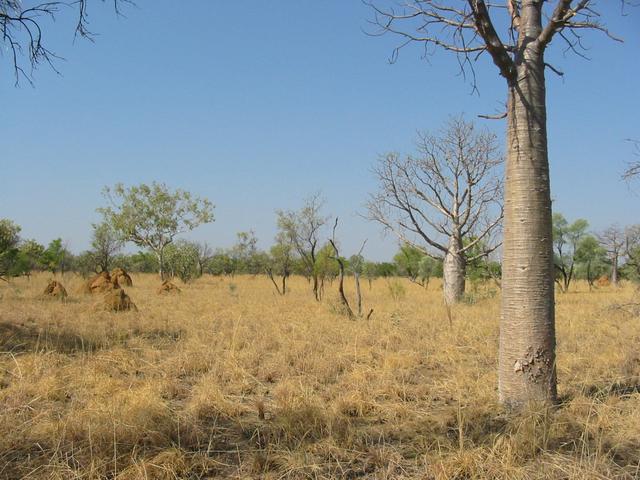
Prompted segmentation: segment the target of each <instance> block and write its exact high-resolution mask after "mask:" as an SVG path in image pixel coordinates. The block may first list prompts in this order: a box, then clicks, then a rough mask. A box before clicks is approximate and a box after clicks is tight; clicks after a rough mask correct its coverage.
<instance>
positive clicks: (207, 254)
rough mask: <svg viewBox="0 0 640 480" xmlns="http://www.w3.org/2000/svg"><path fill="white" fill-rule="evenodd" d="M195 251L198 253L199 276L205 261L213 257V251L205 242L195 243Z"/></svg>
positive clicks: (202, 271)
mask: <svg viewBox="0 0 640 480" xmlns="http://www.w3.org/2000/svg"><path fill="white" fill-rule="evenodd" d="M195 251H196V253H197V255H198V259H197V261H198V272H199V274H200V276H202V274H203V273H204V267H205V265H206V264H207V262H208V261H209V260H211V259H212V258H213V255H214V252H213V249H212V248H211V247H210V246H209V244H208V243H207V242H202V243H196V244H195Z"/></svg>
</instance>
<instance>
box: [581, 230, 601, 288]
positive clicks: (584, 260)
mask: <svg viewBox="0 0 640 480" xmlns="http://www.w3.org/2000/svg"><path fill="white" fill-rule="evenodd" d="M575 259H576V263H577V265H578V270H577V277H578V278H584V279H585V280H587V282H588V283H589V289H592V288H593V284H594V282H595V280H596V279H597V278H598V277H600V276H602V275H605V274H606V273H607V272H608V271H609V270H610V265H609V262H608V260H607V251H606V250H605V249H604V248H603V247H602V245H601V244H600V242H599V241H598V239H597V238H596V237H594V236H593V235H585V236H584V237H582V238H581V239H580V242H579V243H578V247H577V248H576V255H575Z"/></svg>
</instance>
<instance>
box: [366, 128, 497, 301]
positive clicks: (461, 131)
mask: <svg viewBox="0 0 640 480" xmlns="http://www.w3.org/2000/svg"><path fill="white" fill-rule="evenodd" d="M501 162H502V158H501V156H500V154H499V152H498V148H497V146H496V138H495V135H493V134H491V133H489V132H487V131H483V132H477V131H476V129H475V127H474V124H473V123H471V122H467V121H465V120H464V119H462V118H461V117H458V118H452V119H451V120H450V121H449V122H448V123H447V125H446V127H445V128H444V129H443V131H442V132H441V134H440V135H439V136H433V135H421V138H420V142H419V156H417V157H411V156H409V157H407V158H405V159H402V158H400V157H399V156H398V155H397V154H393V153H392V154H388V155H386V156H384V157H382V158H381V159H380V161H379V163H378V165H377V167H376V168H375V170H374V171H375V174H376V176H377V178H378V182H379V191H378V193H376V194H374V195H372V196H371V199H370V201H369V203H368V209H369V217H370V218H371V219H372V220H375V221H377V222H379V223H381V224H382V225H383V226H384V227H385V228H387V229H389V230H391V231H393V232H394V233H395V234H396V235H397V236H398V237H399V238H400V240H401V241H402V242H404V243H406V244H409V245H412V246H414V247H416V248H419V249H420V250H422V251H423V252H424V253H425V254H427V255H429V256H431V257H433V258H441V259H443V262H444V263H443V279H444V288H443V291H444V300H445V302H446V303H447V304H448V305H451V304H455V303H457V302H459V301H460V299H461V298H462V295H463V294H464V289H465V272H466V266H467V263H468V262H469V261H472V260H475V259H476V258H478V257H479V256H486V255H488V254H489V253H491V252H492V251H493V250H495V249H496V248H497V246H498V244H497V243H495V244H494V245H492V246H491V247H489V248H486V249H485V250H484V251H481V252H478V253H477V254H476V255H475V256H470V255H469V253H470V252H472V251H473V249H474V247H476V246H477V245H479V244H487V243H486V241H487V239H488V238H489V237H490V236H491V234H492V233H493V232H494V231H495V229H496V228H498V227H499V225H500V222H501V220H502V203H501V199H502V186H501V183H500V181H499V180H498V178H497V176H496V174H495V173H496V167H497V166H498V165H500V163H501Z"/></svg>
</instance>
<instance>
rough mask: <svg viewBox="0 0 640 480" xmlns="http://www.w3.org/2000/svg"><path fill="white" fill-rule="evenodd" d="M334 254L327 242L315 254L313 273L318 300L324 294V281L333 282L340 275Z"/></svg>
mask: <svg viewBox="0 0 640 480" xmlns="http://www.w3.org/2000/svg"><path fill="white" fill-rule="evenodd" d="M334 254H335V252H334V250H333V247H332V246H331V244H329V243H327V244H325V245H323V246H322V248H320V249H319V250H318V253H317V254H316V260H315V264H314V269H313V275H314V278H317V279H318V299H319V300H320V299H322V297H323V295H324V286H325V281H329V282H333V280H335V279H336V278H337V277H338V275H340V264H339V263H338V262H337V260H336V259H335V258H334ZM342 260H344V259H342Z"/></svg>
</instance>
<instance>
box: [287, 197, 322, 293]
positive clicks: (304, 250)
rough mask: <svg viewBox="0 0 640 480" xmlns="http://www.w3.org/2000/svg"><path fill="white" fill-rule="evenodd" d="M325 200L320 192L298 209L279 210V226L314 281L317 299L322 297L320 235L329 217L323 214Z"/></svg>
mask: <svg viewBox="0 0 640 480" xmlns="http://www.w3.org/2000/svg"><path fill="white" fill-rule="evenodd" d="M323 203H324V202H323V200H322V198H321V197H320V194H315V195H312V196H311V197H309V198H307V199H306V200H305V202H304V204H303V206H302V208H301V209H300V210H298V211H292V210H287V211H283V210H279V211H277V212H276V214H277V217H278V228H279V230H280V232H282V233H283V234H284V235H286V236H287V237H288V238H289V240H290V242H291V244H292V245H293V247H294V248H295V250H296V252H297V254H298V256H299V257H300V259H301V260H302V263H303V265H304V271H305V275H306V276H307V278H310V279H311V281H312V289H313V295H314V297H315V299H316V300H318V301H319V300H320V298H321V295H322V293H321V290H320V282H319V277H318V268H317V264H316V263H317V260H318V251H319V250H320V247H321V245H320V235H321V233H322V228H323V227H324V225H325V224H326V223H327V217H323V216H322V214H321V210H322V205H323Z"/></svg>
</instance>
